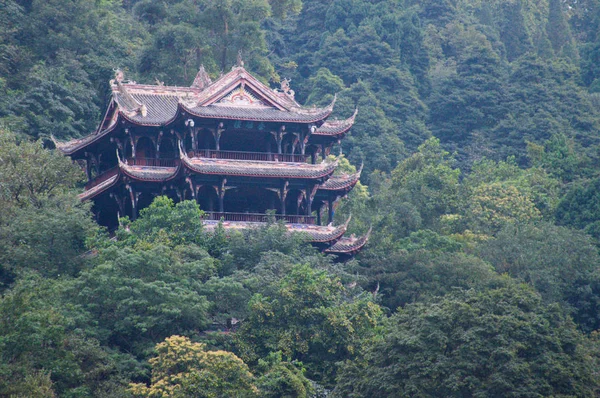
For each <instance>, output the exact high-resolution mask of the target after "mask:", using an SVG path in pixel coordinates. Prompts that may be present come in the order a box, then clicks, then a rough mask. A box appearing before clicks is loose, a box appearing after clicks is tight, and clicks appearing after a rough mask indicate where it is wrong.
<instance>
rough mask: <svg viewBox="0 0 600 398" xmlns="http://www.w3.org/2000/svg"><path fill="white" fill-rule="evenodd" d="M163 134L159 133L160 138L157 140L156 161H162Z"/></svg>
mask: <svg viewBox="0 0 600 398" xmlns="http://www.w3.org/2000/svg"><path fill="white" fill-rule="evenodd" d="M162 137H163V132H162V131H160V132H159V133H158V137H157V138H156V159H160V142H161V141H162Z"/></svg>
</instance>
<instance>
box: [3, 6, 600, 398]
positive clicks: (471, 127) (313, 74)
mask: <svg viewBox="0 0 600 398" xmlns="http://www.w3.org/2000/svg"><path fill="white" fill-rule="evenodd" d="M238 57H241V58H242V59H243V61H244V64H245V67H246V68H247V69H248V70H249V71H250V72H252V73H253V74H254V75H256V76H257V77H258V78H259V79H260V80H262V81H263V82H264V83H265V84H268V85H271V87H277V86H278V84H279V83H280V82H281V81H282V80H283V79H290V81H291V85H292V87H293V89H294V91H295V93H296V100H298V102H300V103H301V104H303V105H308V106H312V105H316V106H325V105H328V104H329V103H330V102H331V101H332V99H333V97H334V96H336V95H337V102H336V107H335V112H334V115H333V117H339V118H347V117H349V116H350V115H352V113H353V112H354V110H355V109H358V114H357V116H356V121H355V124H354V126H353V128H352V130H351V131H350V132H349V133H348V136H347V137H346V139H345V140H344V141H343V142H342V143H341V144H340V145H337V146H336V147H335V148H334V150H333V151H332V154H335V155H336V156H337V157H338V158H339V159H340V165H341V167H342V168H343V169H344V171H347V172H355V171H356V169H355V166H358V165H360V164H364V170H363V172H362V177H361V182H360V183H359V184H358V185H357V186H356V187H355V189H354V190H353V191H352V192H351V193H350V194H349V195H348V197H347V198H345V199H344V200H343V201H342V202H341V203H340V206H339V207H338V208H337V211H336V213H335V217H336V221H337V222H344V221H345V220H346V219H348V217H349V215H350V214H351V215H352V223H351V224H350V226H349V232H350V233H355V234H357V235H359V234H360V235H364V234H365V233H366V232H367V231H368V230H371V231H372V233H371V238H370V240H369V243H368V245H367V246H366V247H365V248H364V250H363V251H362V252H361V253H360V254H359V255H358V256H357V257H356V258H355V259H352V260H350V261H347V262H339V261H336V260H337V259H336V258H335V257H334V256H331V255H325V254H323V253H321V252H320V251H318V250H317V249H316V248H314V247H312V246H311V245H310V244H308V243H307V242H306V239H305V237H304V236H303V235H302V234H291V235H290V234H287V233H286V229H285V227H284V226H283V225H282V224H278V223H276V222H270V223H268V224H267V225H265V226H264V227H262V228H258V229H255V230H248V231H243V232H239V233H232V234H226V233H225V232H224V230H223V228H221V227H216V228H215V229H214V230H208V229H206V228H205V227H204V225H203V223H202V216H203V214H204V213H203V212H204V211H205V210H207V209H202V208H200V207H199V205H198V204H197V203H196V202H195V201H180V202H178V203H175V202H174V201H173V200H172V199H170V198H168V197H166V196H158V197H156V198H155V199H154V201H153V202H152V204H151V205H150V206H148V207H147V208H145V209H143V210H142V211H141V212H140V217H139V218H137V219H136V220H130V219H128V218H122V219H121V220H120V226H119V228H118V229H116V230H115V231H107V230H106V229H105V228H103V227H101V226H100V225H98V223H97V222H96V220H95V218H94V214H93V213H92V211H91V205H90V204H89V203H86V202H83V203H82V202H81V201H80V200H79V199H78V198H77V194H78V193H80V192H81V190H82V188H83V183H84V182H85V181H84V173H83V171H82V170H81V169H80V167H79V166H78V165H77V164H73V163H72V162H71V160H69V159H68V158H66V157H64V156H63V155H62V154H60V153H59V152H58V151H56V150H51V149H49V148H52V147H53V145H52V144H51V137H52V136H53V137H56V138H57V139H59V140H68V139H72V138H80V137H82V136H85V135H87V134H89V133H91V132H92V131H94V130H95V129H96V127H97V125H98V123H99V122H100V120H101V117H102V112H104V111H105V108H106V105H107V102H108V100H109V96H110V90H109V89H110V87H109V84H108V82H109V80H110V79H111V78H112V77H113V75H114V73H115V70H117V69H120V70H123V71H124V73H125V75H126V77H127V79H128V80H131V81H137V82H140V83H148V84H156V83H157V82H159V83H164V84H165V85H181V86H189V85H190V84H191V83H192V81H193V79H194V76H195V75H196V73H197V71H198V69H199V68H200V66H201V65H203V66H204V68H205V69H206V71H207V72H208V74H209V75H210V76H211V78H213V79H214V78H217V77H218V76H220V75H221V74H223V73H226V72H227V71H228V70H229V69H230V68H231V67H232V66H233V65H234V64H236V62H237V58H238ZM342 154H343V156H340V155H342ZM599 154H600V0H577V1H575V0H492V1H481V0H302V1H301V0H163V1H151V0H97V1H86V0H70V1H66V0H46V1H41V0H0V295H1V297H0V396H8V397H188V396H197V397H231V396H235V397H325V396H331V397H375V396H381V397H385V396H390V397H392V396H456V397H459V396H460V397H463V396H495V395H497V396H565V397H566V396H573V397H575V396H576V397H586V396H589V397H592V396H597V395H598V393H599V392H600V378H599V376H598V372H597V371H596V369H597V367H598V366H599V364H600V362H599V360H600V343H599V341H598V330H600V316H599V315H598V314H599V311H600V254H599V249H600V204H599V203H600V200H599V198H600V193H599V192H600V165H599V164H600V157H599ZM353 165H354V166H353ZM234 323H235V326H234Z"/></svg>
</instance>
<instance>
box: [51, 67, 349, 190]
mask: <svg viewBox="0 0 600 398" xmlns="http://www.w3.org/2000/svg"><path fill="white" fill-rule="evenodd" d="M110 85H111V90H112V97H111V100H110V103H109V105H108V108H107V110H106V112H105V114H104V117H103V119H102V121H101V123H100V125H99V126H98V128H97V129H96V131H94V132H93V133H92V134H90V135H88V136H86V137H83V138H81V139H76V140H71V141H69V142H62V143H61V142H56V146H57V148H58V149H60V150H61V151H62V152H63V153H65V154H66V155H69V156H71V157H72V158H73V159H74V160H85V161H86V164H87V167H86V170H87V174H88V179H89V180H92V179H94V178H96V177H97V176H99V175H100V174H102V173H103V172H105V171H107V170H109V169H112V168H113V167H115V166H117V165H118V164H119V161H118V159H119V158H121V159H125V160H127V159H137V161H138V162H140V161H141V159H164V160H165V161H168V160H177V159H179V158H180V150H181V151H183V152H184V153H185V154H186V156H187V157H189V158H190V159H194V158H211V159H230V160H243V161H252V162H285V163H308V162H310V163H312V164H315V163H316V159H317V157H318V155H319V154H320V155H321V156H323V157H324V156H325V155H328V154H329V152H330V150H331V148H332V146H333V145H334V144H336V143H338V142H339V141H340V140H341V139H342V138H343V137H344V135H345V134H346V133H347V132H348V131H349V129H350V128H351V127H352V124H353V123H354V118H355V116H356V112H355V113H354V115H352V116H351V117H350V118H348V119H346V120H327V119H328V117H329V116H330V114H331V112H332V111H333V106H334V104H335V98H334V100H333V101H332V103H331V104H330V105H329V106H327V107H324V108H317V107H303V106H301V105H299V104H298V103H297V102H296V100H295V99H294V92H293V91H292V90H291V89H290V88H289V84H288V81H286V80H284V81H283V83H282V84H281V88H280V89H271V88H270V87H268V86H267V85H265V84H263V83H262V82H261V81H259V80H258V79H257V78H255V77H254V76H252V75H251V74H250V73H248V71H246V69H244V67H243V66H236V67H234V68H233V69H232V70H231V72H229V73H227V74H225V75H223V76H221V77H220V78H219V79H217V80H216V81H214V82H213V81H211V79H210V77H209V76H208V74H207V73H206V71H205V70H204V68H203V67H201V68H200V70H199V72H198V74H197V76H196V78H195V80H194V82H193V84H192V85H191V86H190V87H176V86H165V85H162V84H157V85H145V84H137V83H135V82H131V81H125V80H124V79H123V75H122V73H120V72H117V74H116V77H115V79H113V80H111V82H110ZM155 163H156V162H155Z"/></svg>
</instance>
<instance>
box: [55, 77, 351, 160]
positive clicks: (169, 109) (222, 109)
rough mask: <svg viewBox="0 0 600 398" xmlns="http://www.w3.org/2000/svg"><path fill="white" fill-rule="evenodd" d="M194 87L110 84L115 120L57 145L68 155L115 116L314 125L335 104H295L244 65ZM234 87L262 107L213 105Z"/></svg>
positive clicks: (328, 127)
mask: <svg viewBox="0 0 600 398" xmlns="http://www.w3.org/2000/svg"><path fill="white" fill-rule="evenodd" d="M208 81H209V80H207V82H208ZM196 83H197V82H196ZM196 83H195V84H193V86H192V87H177V86H164V85H160V84H159V85H149V84H137V83H135V82H120V81H119V82H115V81H114V80H113V81H111V88H112V92H113V102H112V103H111V105H113V104H116V105H117V111H116V112H114V116H115V117H114V118H113V120H112V121H111V124H110V125H109V127H108V128H105V129H104V130H101V131H96V132H95V133H93V134H90V135H88V136H87V137H84V138H81V139H77V140H72V141H69V142H65V143H60V142H56V146H57V148H59V149H60V150H61V151H63V152H64V153H65V154H67V155H71V154H73V153H74V152H75V151H76V150H78V149H81V148H83V147H85V146H87V145H89V144H90V143H92V142H94V141H96V140H98V139H99V138H101V137H103V136H104V135H106V134H107V133H109V132H110V131H112V130H113V129H114V126H116V125H117V123H116V122H117V119H116V117H117V116H118V117H120V118H123V119H125V120H128V121H130V122H131V123H134V124H138V125H142V126H162V125H167V124H169V123H171V122H172V121H174V120H175V118H176V117H177V115H178V114H179V112H182V111H185V112H188V113H190V114H191V115H195V116H197V117H204V118H215V119H225V120H247V121H257V122H289V123H318V122H321V121H323V120H325V119H326V118H327V117H328V116H329V115H330V114H331V112H332V110H333V105H334V103H335V99H334V101H333V102H332V103H331V104H330V105H329V106H328V107H326V108H308V107H302V106H300V105H299V104H298V103H297V102H296V101H295V100H294V98H293V94H292V93H290V92H289V91H288V92H282V91H278V90H273V89H271V88H270V87H268V86H266V85H265V84H263V83H261V82H260V81H259V80H258V79H256V78H255V77H254V76H252V75H251V74H250V73H248V72H247V71H246V70H245V69H244V68H243V67H235V68H233V69H232V70H231V72H229V73H227V74H225V75H223V76H221V77H220V78H219V79H217V80H216V81H215V82H213V83H212V84H209V85H208V86H204V85H203V84H196ZM236 87H237V88H239V87H245V88H246V90H247V91H248V92H252V93H253V95H255V96H256V97H257V98H258V99H259V101H258V102H260V105H259V106H254V105H251V106H247V105H239V106H238V105H236V104H235V103H231V104H227V105H226V106H224V105H223V104H217V101H219V100H220V99H222V98H223V97H225V96H227V95H228V94H229V93H230V92H231V91H232V90H235V89H236ZM349 120H350V119H349ZM340 123H341V124H340ZM344 123H347V121H341V122H336V121H333V122H330V123H329V124H325V125H324V126H325V127H323V126H321V127H322V128H323V130H322V131H321V133H320V132H319V130H317V131H316V132H315V134H325V135H327V134H331V133H332V132H333V131H334V130H336V129H339V128H344V127H343V126H345V124H344ZM338 125H339V126H338Z"/></svg>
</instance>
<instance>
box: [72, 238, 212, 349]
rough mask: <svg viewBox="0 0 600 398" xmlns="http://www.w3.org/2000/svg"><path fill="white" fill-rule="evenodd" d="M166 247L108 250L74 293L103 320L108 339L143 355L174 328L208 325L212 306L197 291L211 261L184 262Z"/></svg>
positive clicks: (185, 329)
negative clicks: (209, 309) (150, 346)
mask: <svg viewBox="0 0 600 398" xmlns="http://www.w3.org/2000/svg"><path fill="white" fill-rule="evenodd" d="M172 255H173V253H172V251H171V250H170V249H168V248H166V247H165V246H161V245H156V246H153V247H151V248H141V249H138V250H133V249H130V248H124V249H118V248H115V247H112V248H108V249H104V250H102V251H101V252H100V255H99V256H98V258H97V259H96V260H95V262H96V263H97V264H96V265H95V266H93V267H91V268H90V269H89V270H86V271H85V272H82V273H81V276H80V277H79V278H78V279H77V280H76V281H75V282H74V286H73V289H72V291H71V292H70V297H72V300H73V302H75V303H78V304H79V305H80V306H82V308H84V309H85V310H86V311H88V312H89V313H90V314H91V316H92V317H93V319H95V321H96V322H97V324H98V333H99V336H100V337H101V339H102V341H103V343H105V344H110V345H113V346H117V347H119V348H121V349H122V350H126V351H127V352H134V353H135V354H137V355H141V354H142V353H143V352H144V351H145V350H146V349H147V348H148V345H150V344H154V343H155V342H156V341H158V340H161V339H164V338H165V337H168V336H170V335H172V334H174V333H179V334H189V333H194V332H198V331H201V330H204V329H206V326H207V324H208V319H207V318H208V316H207V311H208V306H209V303H208V302H207V300H206V298H205V297H203V296H200V295H199V294H198V292H199V290H200V285H201V284H202V282H201V279H202V276H203V275H204V274H205V272H206V261H204V262H202V261H200V262H199V261H193V262H191V263H187V264H181V263H179V262H178V260H177V259H173V257H172Z"/></svg>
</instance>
